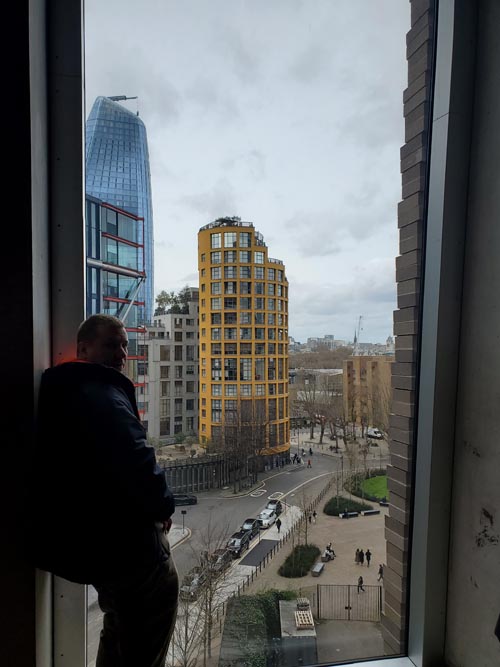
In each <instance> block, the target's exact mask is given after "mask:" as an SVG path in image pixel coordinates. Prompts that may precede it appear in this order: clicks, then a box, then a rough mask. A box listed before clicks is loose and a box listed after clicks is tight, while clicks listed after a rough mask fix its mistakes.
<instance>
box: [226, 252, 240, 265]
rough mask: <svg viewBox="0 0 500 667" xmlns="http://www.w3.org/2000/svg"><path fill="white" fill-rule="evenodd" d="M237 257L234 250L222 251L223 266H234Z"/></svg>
mask: <svg viewBox="0 0 500 667" xmlns="http://www.w3.org/2000/svg"><path fill="white" fill-rule="evenodd" d="M237 257H238V255H237V253H236V250H224V264H235V263H236V261H237Z"/></svg>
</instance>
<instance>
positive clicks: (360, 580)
mask: <svg viewBox="0 0 500 667" xmlns="http://www.w3.org/2000/svg"><path fill="white" fill-rule="evenodd" d="M359 591H363V593H364V592H365V589H364V588H363V577H362V576H361V575H360V576H359V577H358V593H359Z"/></svg>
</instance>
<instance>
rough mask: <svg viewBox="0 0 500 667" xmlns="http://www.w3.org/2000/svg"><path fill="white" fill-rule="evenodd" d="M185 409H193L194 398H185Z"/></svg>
mask: <svg viewBox="0 0 500 667" xmlns="http://www.w3.org/2000/svg"><path fill="white" fill-rule="evenodd" d="M186 410H194V398H188V399H187V400H186Z"/></svg>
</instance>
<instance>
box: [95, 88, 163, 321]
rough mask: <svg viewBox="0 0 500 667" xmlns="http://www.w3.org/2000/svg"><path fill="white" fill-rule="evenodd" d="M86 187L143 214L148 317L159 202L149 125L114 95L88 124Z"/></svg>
mask: <svg viewBox="0 0 500 667" xmlns="http://www.w3.org/2000/svg"><path fill="white" fill-rule="evenodd" d="M85 130H86V139H85V141H86V146H85V167H86V174H85V189H86V192H87V193H88V194H90V195H92V196H94V197H97V198H99V199H101V200H102V201H105V202H107V203H109V204H111V205H113V206H116V207H118V208H120V209H123V210H126V211H128V212H129V213H132V214H134V215H136V216H139V217H140V218H142V219H143V221H144V224H143V228H142V230H141V232H142V234H143V238H141V240H140V242H141V243H142V244H143V247H144V254H143V255H144V256H143V258H142V260H143V266H141V267H140V270H141V271H144V273H145V275H146V280H145V283H144V285H143V286H142V287H141V291H142V299H143V301H144V302H145V307H144V322H150V321H151V317H152V315H153V309H154V286H153V275H154V255H153V207H152V199H151V178H150V169H149V152H148V140H147V134H146V127H145V125H144V123H143V122H142V120H141V119H140V118H139V117H138V116H137V115H136V114H135V113H132V112H131V111H129V110H128V109H125V108H124V107H123V106H122V105H121V104H118V103H117V102H115V101H113V100H112V99H110V98H108V97H98V98H97V99H96V100H95V102H94V105H93V106H92V109H91V111H90V114H89V117H88V119H87V123H86V127H85Z"/></svg>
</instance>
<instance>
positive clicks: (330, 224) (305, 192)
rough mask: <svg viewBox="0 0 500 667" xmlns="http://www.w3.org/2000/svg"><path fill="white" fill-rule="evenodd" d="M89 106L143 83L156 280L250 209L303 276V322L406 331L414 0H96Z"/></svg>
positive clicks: (276, 251) (299, 285)
mask: <svg viewBox="0 0 500 667" xmlns="http://www.w3.org/2000/svg"><path fill="white" fill-rule="evenodd" d="M85 12H86V56H85V59H86V104H87V109H86V113H87V114H88V113H89V111H90V108H91V106H92V104H93V102H94V100H95V98H96V97H97V96H98V95H122V94H125V95H129V96H135V95H137V96H138V97H139V99H138V100H137V101H135V100H134V101H129V102H125V103H124V105H126V107H127V108H128V109H130V110H132V111H134V112H135V111H137V110H138V111H139V113H140V116H141V118H142V120H143V121H144V123H145V125H146V128H147V133H148V142H149V153H150V162H151V180H152V191H153V214H154V230H155V231H154V234H155V294H156V293H158V292H159V291H160V290H162V289H166V290H172V289H174V290H177V289H179V288H181V287H183V286H184V285H185V284H186V283H188V284H190V285H197V284H198V271H197V232H198V230H199V228H200V227H201V226H203V225H205V224H207V223H209V222H212V221H213V220H214V219H216V218H218V217H221V216H228V215H237V216H240V217H241V219H242V220H245V221H251V222H253V223H254V225H255V228H256V229H257V230H258V231H260V232H262V233H263V234H264V238H265V241H266V243H267V245H268V248H269V255H270V257H276V258H278V259H281V260H283V261H284V263H285V266H286V271H287V277H288V280H289V283H290V291H289V297H290V300H289V311H290V324H289V334H290V335H291V336H293V337H294V338H295V339H296V340H300V341H305V339H306V338H307V337H308V336H323V335H325V334H333V335H334V336H335V337H336V338H346V339H350V340H352V337H353V332H354V329H355V326H356V323H357V320H358V317H359V316H360V315H363V330H362V332H361V338H360V339H361V341H362V342H383V341H385V339H386V338H387V336H388V335H391V334H392V311H393V309H394V308H395V302H396V286H395V256H396V254H397V240H398V234H397V225H396V212H397V203H398V201H399V199H400V198H401V177H400V174H399V148H400V146H401V145H402V144H403V142H404V126H403V117H402V93H403V90H404V88H405V87H406V76H407V71H406V60H405V34H406V32H407V30H408V29H409V21H410V17H409V2H407V0H210V1H208V0H120V1H118V0H86V9H85Z"/></svg>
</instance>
